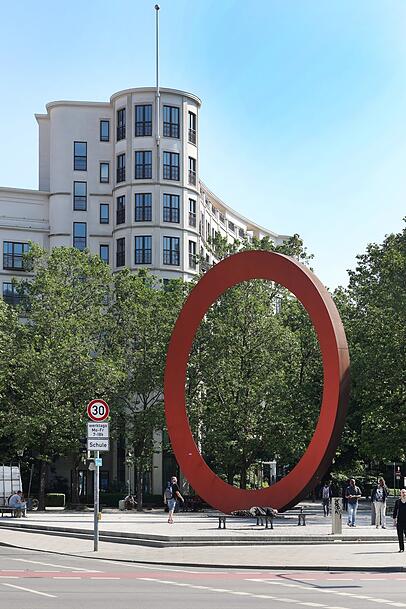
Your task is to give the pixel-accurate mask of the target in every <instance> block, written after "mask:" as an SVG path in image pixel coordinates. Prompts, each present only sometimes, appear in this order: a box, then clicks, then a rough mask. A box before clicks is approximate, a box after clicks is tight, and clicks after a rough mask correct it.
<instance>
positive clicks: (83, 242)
mask: <svg viewBox="0 0 406 609" xmlns="http://www.w3.org/2000/svg"><path fill="white" fill-rule="evenodd" d="M77 226H84V227H85V236H84V237H83V236H77V235H76V234H75V233H76V227H77ZM72 236H73V240H72V243H73V247H75V248H76V249H78V250H79V251H81V252H83V250H85V249H86V247H87V222H74V223H73V232H72ZM79 246H80V247H79Z"/></svg>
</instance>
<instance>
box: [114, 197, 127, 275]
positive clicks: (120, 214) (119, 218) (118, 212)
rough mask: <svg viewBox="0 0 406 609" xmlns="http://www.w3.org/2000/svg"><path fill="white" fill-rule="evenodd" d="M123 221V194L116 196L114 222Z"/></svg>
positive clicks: (119, 222) (122, 222) (120, 222)
mask: <svg viewBox="0 0 406 609" xmlns="http://www.w3.org/2000/svg"><path fill="white" fill-rule="evenodd" d="M124 223H125V195H122V196H121V197H117V209H116V224H124ZM117 266H118V265H117Z"/></svg>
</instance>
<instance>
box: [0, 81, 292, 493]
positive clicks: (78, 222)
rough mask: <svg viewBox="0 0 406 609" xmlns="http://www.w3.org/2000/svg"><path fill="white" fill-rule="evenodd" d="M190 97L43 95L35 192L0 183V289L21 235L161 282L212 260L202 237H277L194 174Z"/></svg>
mask: <svg viewBox="0 0 406 609" xmlns="http://www.w3.org/2000/svg"><path fill="white" fill-rule="evenodd" d="M200 106H201V102H200V100H199V98H198V97H196V96H195V95H193V94H190V93H186V92H184V91H179V90H175V89H160V91H159V94H158V95H157V91H156V89H155V88H136V89H128V90H125V91H119V92H118V93H115V94H114V95H112V97H111V98H110V101H108V102H78V101H55V102H51V103H49V104H47V106H46V110H47V112H46V114H37V115H36V120H37V122H38V127H39V190H23V189H18V188H0V234H1V241H2V247H3V264H2V266H1V269H0V273H1V285H2V294H3V298H4V299H5V300H6V301H7V302H9V303H14V302H16V299H17V295H16V293H15V290H14V288H13V285H12V278H13V277H21V276H26V275H27V273H26V272H25V271H24V268H23V263H22V261H23V254H24V252H25V251H26V250H27V248H28V243H29V242H30V241H32V242H35V243H38V244H39V245H41V246H42V247H44V248H45V249H51V248H53V247H58V246H73V247H77V248H78V249H81V250H83V249H86V248H88V249H89V250H90V252H92V253H96V254H99V255H100V256H101V258H102V259H103V260H105V262H106V263H107V264H109V265H110V267H111V269H112V271H113V272H115V271H119V270H120V269H121V268H123V267H125V266H126V267H129V268H130V269H132V270H133V271H137V269H139V268H141V267H144V268H148V269H150V271H151V272H152V273H153V274H155V275H157V276H159V277H161V278H162V279H163V280H164V281H165V280H169V279H173V278H179V277H181V278H182V279H184V280H190V279H191V278H192V277H194V276H195V275H196V274H198V273H199V272H200V270H205V268H206V267H207V266H210V265H211V264H213V262H215V259H213V254H212V253H211V249H210V247H209V244H208V240H209V238H214V237H215V236H216V234H220V235H222V236H223V237H226V238H227V240H228V241H229V242H233V241H234V240H236V239H240V240H241V239H243V238H248V239H251V238H253V237H258V238H262V237H264V236H268V237H269V238H270V239H272V240H273V241H274V242H275V243H276V244H280V243H282V242H283V241H284V240H285V239H286V238H287V236H286V235H279V234H277V233H274V232H272V231H269V230H267V229H264V228H262V227H260V226H259V225H257V224H255V223H254V222H252V221H251V220H248V219H247V218H244V217H243V216H242V215H240V214H239V213H238V212H236V211H235V210H233V209H232V208H231V207H230V206H228V205H226V204H225V203H224V202H223V201H221V200H220V199H219V198H218V197H217V196H216V195H215V194H214V193H213V192H211V191H210V190H209V189H208V188H207V187H206V186H205V184H204V183H203V182H202V181H201V179H200V172H199V111H200ZM105 462H106V470H105V472H104V474H105V475H104V478H103V473H102V484H104V485H105V486H106V487H108V486H109V485H110V482H111V481H112V480H119V479H122V478H123V477H124V479H125V480H126V481H127V480H128V479H129V477H132V473H131V472H130V471H129V470H128V467H127V466H126V465H125V451H123V450H120V449H119V448H117V447H116V449H115V450H113V451H112V453H111V454H110V455H109V456H108V458H106V459H105ZM164 469H165V468H163V466H162V457H159V456H157V458H156V462H155V460H154V463H153V466H152V468H151V478H150V481H149V483H148V487H149V488H148V489H147V490H149V491H150V492H152V493H155V494H156V493H160V492H161V490H162V481H163V479H164V478H165V476H166V472H165V471H164ZM65 475H66V477H68V472H65ZM84 477H85V472H84V473H83V476H82V478H83V485H84V486H86V480H85V479H84ZM103 479H104V482H103Z"/></svg>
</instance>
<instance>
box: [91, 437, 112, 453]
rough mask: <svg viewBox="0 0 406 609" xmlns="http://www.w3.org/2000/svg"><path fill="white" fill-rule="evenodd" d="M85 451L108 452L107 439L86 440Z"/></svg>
mask: <svg viewBox="0 0 406 609" xmlns="http://www.w3.org/2000/svg"><path fill="white" fill-rule="evenodd" d="M87 450H96V451H100V452H101V451H108V450H110V446H109V439H108V438H97V439H95V438H88V439H87Z"/></svg>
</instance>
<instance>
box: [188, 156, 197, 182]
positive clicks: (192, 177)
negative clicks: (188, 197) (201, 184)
mask: <svg viewBox="0 0 406 609" xmlns="http://www.w3.org/2000/svg"><path fill="white" fill-rule="evenodd" d="M188 158H189V161H188V167H189V172H188V176H189V184H192V186H196V183H197V161H196V159H195V158H194V157H193V156H190V157H188Z"/></svg>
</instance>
